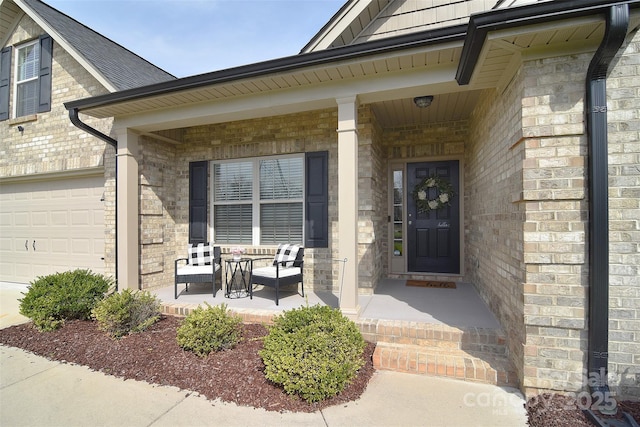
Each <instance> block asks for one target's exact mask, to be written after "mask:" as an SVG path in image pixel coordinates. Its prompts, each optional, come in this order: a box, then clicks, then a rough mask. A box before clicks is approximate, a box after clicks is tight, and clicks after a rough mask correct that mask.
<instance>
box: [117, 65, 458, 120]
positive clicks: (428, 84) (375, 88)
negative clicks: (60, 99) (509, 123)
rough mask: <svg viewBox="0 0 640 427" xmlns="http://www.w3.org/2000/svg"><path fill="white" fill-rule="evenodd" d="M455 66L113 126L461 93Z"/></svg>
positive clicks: (180, 110)
mask: <svg viewBox="0 0 640 427" xmlns="http://www.w3.org/2000/svg"><path fill="white" fill-rule="evenodd" d="M456 69H457V68H456V66H455V65H454V64H450V65H447V66H441V67H437V68H433V67H432V68H423V69H418V70H413V71H410V72H407V71H398V72H395V73H388V74H385V75H381V76H372V77H369V78H366V79H358V80H355V79H354V80H344V81H340V82H332V83H326V84H317V85H313V86H309V87H304V88H296V89H287V90H282V91H278V92H271V93H265V94H261V95H253V96H243V97H238V98H234V99H223V100H219V101H214V102H204V103H198V104H193V105H188V106H180V107H176V108H167V109H163V110H158V111H152V112H147V113H141V114H135V115H128V116H122V117H116V118H115V124H114V125H115V126H116V127H119V128H130V129H135V130H137V131H140V132H151V131H157V130H164V129H173V128H182V127H188V126H197V125H204V124H213V123H223V122H227V121H237V120H246V119H251V118H258V117H269V116H275V115H282V114H290V113H295V112H300V111H310V110H317V109H324V108H335V106H336V101H335V100H336V98H346V97H351V96H357V97H358V99H359V100H360V102H362V103H370V102H379V101H384V100H391V99H401V98H406V97H412V96H415V94H419V93H424V92H429V93H433V94H438V93H444V92H452V91H460V90H461V88H460V87H459V86H458V85H457V83H456V82H455V74H456Z"/></svg>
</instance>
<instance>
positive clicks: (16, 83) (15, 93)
mask: <svg viewBox="0 0 640 427" xmlns="http://www.w3.org/2000/svg"><path fill="white" fill-rule="evenodd" d="M29 46H35V47H36V48H37V49H38V60H37V62H36V68H35V73H34V77H31V78H29V79H26V80H20V75H19V73H18V69H19V66H20V61H19V60H18V59H19V58H20V52H21V51H22V50H23V49H25V48H27V47H29ZM14 50H15V64H14V65H13V71H14V74H13V75H14V76H15V78H14V79H13V100H14V101H13V117H15V118H18V117H25V116H29V115H31V114H36V113H38V108H39V107H38V106H39V100H38V99H36V102H35V106H34V107H35V108H34V111H33V112H30V113H28V114H24V115H18V86H19V85H21V84H24V83H29V82H36V92H37V91H39V87H38V85H39V82H38V81H39V80H40V63H41V58H42V46H40V39H35V40H32V41H30V42H26V43H22V44H20V45H17V46H15V49H14Z"/></svg>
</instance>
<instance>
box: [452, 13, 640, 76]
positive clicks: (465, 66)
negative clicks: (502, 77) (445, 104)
mask: <svg viewBox="0 0 640 427" xmlns="http://www.w3.org/2000/svg"><path fill="white" fill-rule="evenodd" d="M625 3H627V4H629V5H630V6H631V7H638V6H640V0H626V1H621V0H567V1H561V2H555V1H552V2H544V3H536V4H532V5H528V6H522V7H516V8H509V9H495V10H491V11H488V12H482V13H479V14H477V15H472V16H471V18H470V19H469V28H468V31H467V37H466V39H465V43H464V46H463V48H462V56H461V59H460V64H459V65H458V71H457V72H456V81H457V82H458V84H459V85H467V84H469V82H470V81H471V76H472V74H473V71H474V69H475V67H476V64H477V62H478V59H479V57H480V52H481V51H482V48H483V46H484V43H485V40H486V37H487V33H488V32H489V31H494V30H498V29H505V28H513V27H517V26H524V25H532V24H537V23H541V22H549V21H557V20H560V19H567V18H577V17H581V16H587V15H593V14H598V13H604V12H605V11H606V10H608V9H609V8H610V7H611V6H613V5H616V4H625Z"/></svg>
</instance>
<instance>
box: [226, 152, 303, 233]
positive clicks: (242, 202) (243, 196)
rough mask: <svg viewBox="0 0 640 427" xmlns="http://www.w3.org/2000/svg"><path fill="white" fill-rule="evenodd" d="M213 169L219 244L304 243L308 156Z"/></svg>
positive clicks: (251, 161)
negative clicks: (305, 163) (305, 162)
mask: <svg viewBox="0 0 640 427" xmlns="http://www.w3.org/2000/svg"><path fill="white" fill-rule="evenodd" d="M213 171H214V172H213V176H214V184H213V193H214V194H213V204H214V207H213V212H214V220H213V224H214V230H213V232H214V236H215V241H216V242H220V243H231V244H233V243H245V244H255V245H259V244H278V243H302V241H303V240H302V239H303V236H302V233H303V231H302V230H303V225H304V214H303V197H304V157H302V156H286V157H272V158H259V159H253V160H250V161H247V160H243V161H239V162H221V163H214V165H213ZM254 230H257V231H254Z"/></svg>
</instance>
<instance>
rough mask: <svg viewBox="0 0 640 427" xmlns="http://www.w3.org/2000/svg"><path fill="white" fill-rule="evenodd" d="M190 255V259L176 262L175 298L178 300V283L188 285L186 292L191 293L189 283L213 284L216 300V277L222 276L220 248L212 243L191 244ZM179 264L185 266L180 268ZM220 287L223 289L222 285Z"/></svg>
mask: <svg viewBox="0 0 640 427" xmlns="http://www.w3.org/2000/svg"><path fill="white" fill-rule="evenodd" d="M188 254H189V256H188V258H178V259H177V260H176V261H175V291H174V294H175V295H174V298H175V299H178V283H185V284H186V288H185V292H189V283H211V285H212V286H213V297H214V298H215V296H216V276H220V274H219V273H220V264H221V254H222V251H221V250H220V246H213V245H211V244H210V243H198V244H197V245H192V244H189V248H188ZM184 261H186V264H184ZM179 264H184V265H181V266H179ZM220 287H221V288H222V283H221V285H220Z"/></svg>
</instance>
